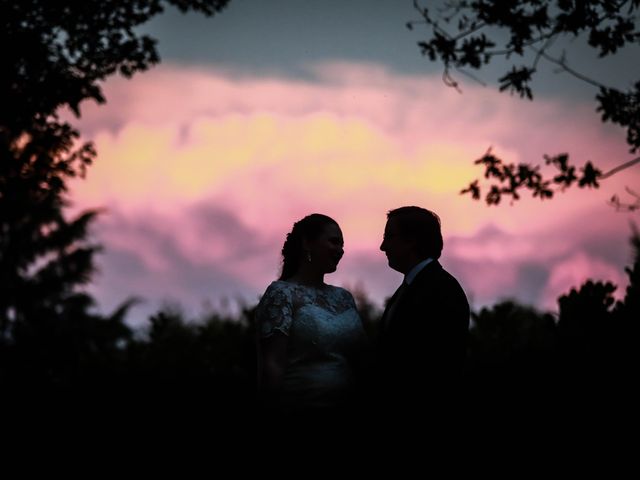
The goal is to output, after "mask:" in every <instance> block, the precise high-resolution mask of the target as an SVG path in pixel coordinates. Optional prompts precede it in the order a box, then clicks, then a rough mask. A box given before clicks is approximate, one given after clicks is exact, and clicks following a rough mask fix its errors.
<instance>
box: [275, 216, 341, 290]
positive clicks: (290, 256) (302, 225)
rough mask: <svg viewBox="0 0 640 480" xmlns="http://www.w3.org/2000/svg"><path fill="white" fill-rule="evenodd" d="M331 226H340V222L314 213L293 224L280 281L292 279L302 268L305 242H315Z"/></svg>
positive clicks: (283, 255)
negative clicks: (301, 261)
mask: <svg viewBox="0 0 640 480" xmlns="http://www.w3.org/2000/svg"><path fill="white" fill-rule="evenodd" d="M331 224H334V225H338V222H336V221H335V220H334V219H333V218H331V217H328V216H326V215H322V214H321V213H312V214H311V215H307V216H306V217H304V218H303V219H302V220H299V221H297V222H296V223H294V224H293V228H292V229H291V232H289V233H287V239H286V240H285V242H284V245H283V246H282V273H281V274H280V278H279V280H287V279H288V278H291V277H292V276H294V275H295V274H296V272H297V271H298V268H300V260H301V259H303V258H304V254H305V252H304V247H303V240H305V239H306V240H315V239H316V238H318V237H319V236H320V235H321V234H322V232H323V231H324V228H325V227H326V226H327V225H331Z"/></svg>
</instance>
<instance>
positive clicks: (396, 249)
mask: <svg viewBox="0 0 640 480" xmlns="http://www.w3.org/2000/svg"><path fill="white" fill-rule="evenodd" d="M380 250H382V251H383V252H384V253H385V254H386V255H387V260H388V261H389V266H390V267H391V268H393V269H394V270H396V271H398V272H400V273H407V272H408V271H409V270H411V268H413V266H414V265H415V263H417V262H416V255H415V241H414V240H412V239H409V238H407V237H406V236H404V235H403V234H402V232H401V231H400V228H399V225H398V220H397V219H396V218H393V217H392V218H390V219H389V220H387V225H386V226H385V229H384V238H383V240H382V243H381V244H380Z"/></svg>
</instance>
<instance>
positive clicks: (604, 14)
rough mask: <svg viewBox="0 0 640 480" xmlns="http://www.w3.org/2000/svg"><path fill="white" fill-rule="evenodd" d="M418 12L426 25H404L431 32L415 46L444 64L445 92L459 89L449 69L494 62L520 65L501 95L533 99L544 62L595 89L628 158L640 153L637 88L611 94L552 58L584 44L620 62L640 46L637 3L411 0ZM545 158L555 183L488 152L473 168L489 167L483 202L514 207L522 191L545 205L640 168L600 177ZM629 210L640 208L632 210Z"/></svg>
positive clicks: (590, 169)
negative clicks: (564, 43) (566, 44)
mask: <svg viewBox="0 0 640 480" xmlns="http://www.w3.org/2000/svg"><path fill="white" fill-rule="evenodd" d="M414 5H415V8H416V10H417V11H418V12H419V15H420V16H421V18H422V19H421V20H420V21H416V22H410V23H408V24H407V26H408V27H409V28H411V29H413V28H414V26H415V25H417V24H424V25H426V26H427V27H428V28H429V33H428V37H427V39H426V40H423V41H420V42H418V46H419V47H420V50H421V52H422V54H423V55H426V56H428V57H429V59H430V60H431V61H439V62H442V64H443V66H444V78H445V83H446V84H447V85H450V86H455V87H456V88H459V86H458V83H457V82H456V81H455V80H454V79H453V77H452V74H451V71H452V70H456V71H459V72H462V73H468V72H467V69H472V70H479V69H482V68H483V67H484V66H485V65H487V64H489V63H491V62H492V61H493V60H495V59H496V58H504V59H506V60H507V61H512V60H513V59H515V60H513V62H514V63H512V64H511V69H510V70H508V71H506V72H505V73H504V74H503V75H502V76H501V77H500V79H499V84H500V85H499V88H500V91H508V92H509V93H511V94H516V95H518V96H519V97H521V98H527V99H529V100H532V99H533V96H534V94H533V89H532V87H531V82H532V80H533V78H534V76H535V74H536V72H537V68H538V64H539V62H540V61H541V60H544V61H547V62H550V63H552V64H554V65H557V66H559V67H560V68H561V69H562V70H563V71H565V72H567V73H569V74H571V75H573V76H574V77H576V78H578V79H580V80H581V81H584V82H587V83H589V84H591V85H593V86H594V87H596V88H597V94H596V96H595V99H596V102H597V112H598V113H599V114H600V115H601V119H602V121H603V122H611V123H614V124H616V125H618V126H620V127H622V128H625V129H626V132H627V144H628V146H629V151H630V152H631V153H637V152H638V150H639V149H640V82H636V83H635V85H634V86H633V87H632V88H630V89H629V90H628V91H621V90H619V89H616V88H610V87H607V86H606V85H603V84H601V83H600V82H598V81H596V80H594V79H591V78H589V77H586V76H584V75H582V74H580V73H579V72H577V71H575V70H573V69H572V68H571V67H570V65H569V63H568V61H567V59H566V57H565V56H564V54H563V55H562V57H559V58H556V57H554V56H553V55H552V54H551V53H550V51H551V48H552V47H553V44H554V42H556V40H558V39H570V40H571V41H572V42H574V43H576V42H581V41H584V42H586V44H587V45H588V46H589V47H590V48H592V49H594V50H595V51H597V52H598V54H599V56H600V57H606V56H609V55H615V54H616V52H618V50H619V49H621V48H623V47H627V46H636V47H637V46H638V45H639V44H640V29H639V26H638V25H639V20H638V11H639V7H640V2H638V1H637V0H620V1H608V0H588V1H581V2H573V1H564V0H555V1H541V0H516V1H492V2H488V1H466V0H460V1H452V2H443V3H439V4H436V6H429V7H423V6H422V5H421V3H420V2H418V1H414ZM503 34H506V36H504V35H503ZM545 159H546V163H547V165H549V164H551V165H553V166H554V167H557V168H558V170H559V173H558V174H557V175H556V176H552V177H549V178H547V177H545V176H543V175H542V173H541V171H540V167H539V166H534V165H531V164H527V163H520V164H518V165H515V164H512V163H505V162H504V161H503V160H502V159H500V158H498V157H496V156H495V155H493V154H491V152H490V151H489V152H488V153H487V154H485V155H484V156H483V157H482V158H481V159H479V160H477V161H476V163H477V164H482V165H483V166H484V167H485V174H484V176H485V178H486V179H488V180H490V181H492V182H493V183H492V184H490V186H489V190H488V192H487V193H486V194H485V196H484V200H485V201H486V203H487V204H488V205H497V204H499V203H500V201H501V199H502V197H503V196H504V195H507V196H509V197H510V198H511V200H512V201H516V200H518V199H519V198H520V194H519V191H522V190H529V191H530V193H531V194H532V195H533V196H534V197H537V198H540V199H541V200H545V199H550V198H553V196H554V193H555V192H557V191H564V190H565V189H567V188H568V187H570V186H572V185H578V187H579V188H598V186H599V181H601V180H604V179H606V178H608V177H609V176H611V175H613V174H614V173H617V172H618V171H620V170H623V169H625V168H628V167H630V166H632V165H635V164H637V163H639V162H640V157H639V158H635V159H633V160H630V161H627V162H625V163H623V164H621V165H619V166H618V167H616V168H614V169H613V170H611V171H609V172H602V171H601V170H600V169H598V168H596V167H594V166H593V164H592V163H591V162H589V161H587V162H586V163H585V164H584V166H583V167H581V168H580V173H578V172H577V167H576V166H574V165H572V164H570V163H569V155H568V154H566V153H563V154H559V155H554V156H546V155H545ZM560 159H561V160H562V161H560ZM481 190H482V187H481V185H480V183H479V181H478V180H475V181H473V182H472V183H471V184H470V185H469V186H468V187H467V188H465V189H463V190H462V191H461V193H462V194H466V193H469V194H470V195H471V197H472V198H473V199H474V200H479V199H481V198H482V191H481ZM611 203H612V204H613V205H614V206H617V207H618V208H621V209H627V210H629V208H627V207H628V206H629V205H627V204H624V203H622V202H620V201H619V200H618V199H617V198H614V199H612V202H611ZM631 206H632V207H634V208H632V209H636V208H637V207H636V204H635V203H634V204H631Z"/></svg>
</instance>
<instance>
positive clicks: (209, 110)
mask: <svg viewBox="0 0 640 480" xmlns="http://www.w3.org/2000/svg"><path fill="white" fill-rule="evenodd" d="M313 73H314V74H315V79H314V80H308V81H301V80H292V79H284V78H276V77H274V78H264V77H251V76H247V75H244V76H239V75H237V74H233V73H230V72H219V71H215V70H207V69H184V68H183V69H179V68H177V67H173V66H171V65H168V66H163V67H161V68H158V69H155V70H153V71H151V72H149V73H146V74H144V75H141V76H138V77H136V78H135V79H133V80H131V81H124V80H115V81H112V82H109V83H107V85H106V87H105V88H106V94H107V98H108V101H109V103H108V104H107V105H106V106H105V107H101V108H96V107H94V106H92V105H87V106H86V108H85V111H84V116H83V120H82V130H83V132H84V135H85V136H86V137H87V138H91V139H93V140H95V142H96V146H97V148H98V151H99V155H100V156H99V158H98V160H97V162H96V164H95V165H94V166H93V167H92V168H91V170H90V171H89V175H88V178H87V180H85V181H81V182H78V183H77V184H75V185H74V191H73V198H74V200H75V201H76V204H77V206H78V207H91V206H106V207H108V208H109V209H111V211H112V212H117V214H114V216H113V217H112V218H111V219H106V220H103V221H102V223H101V227H100V230H99V235H100V236H101V239H102V240H103V241H104V243H105V246H106V248H107V250H108V251H109V249H111V250H112V251H114V252H119V254H121V256H122V255H125V254H126V255H128V256H131V257H132V258H133V257H135V258H136V259H137V260H138V261H139V268H140V269H141V271H140V273H139V275H137V276H136V278H137V280H136V284H138V285H139V284H141V283H143V282H146V284H145V286H144V290H145V292H146V295H148V296H150V297H153V295H158V296H162V295H163V294H164V293H166V292H165V290H162V289H161V288H158V289H154V288H155V287H154V285H159V284H160V283H161V282H159V281H158V280H157V275H159V274H162V275H165V276H166V278H169V277H170V276H171V274H172V271H178V272H181V273H180V275H182V277H183V283H184V284H185V285H190V287H189V288H192V291H196V292H198V293H197V295H204V294H203V290H202V291H201V290H200V289H198V288H195V287H193V285H194V284H195V283H194V282H190V281H187V280H185V279H186V277H188V272H189V269H190V268H195V267H194V265H199V267H198V268H196V270H197V271H198V272H200V273H198V274H197V275H200V277H202V270H199V269H200V268H201V269H205V270H206V269H207V268H210V269H211V270H212V271H216V272H219V275H218V276H217V277H215V278H216V279H215V280H211V282H212V284H211V285H210V287H209V290H210V291H211V294H210V295H211V297H212V298H213V297H215V295H217V293H216V292H221V291H225V292H229V291H230V289H228V288H226V286H225V285H224V283H225V282H224V276H225V275H227V276H228V277H229V281H228V282H227V284H228V285H234V286H235V287H236V288H238V289H239V290H242V292H240V293H242V294H246V295H247V296H248V297H251V298H255V296H256V295H257V294H258V293H259V292H260V291H261V290H262V289H263V288H264V287H265V286H266V285H267V284H268V282H269V281H270V280H271V279H273V278H274V277H275V275H276V274H277V270H278V254H279V248H280V244H281V242H282V240H283V239H284V235H285V234H286V232H287V231H288V230H289V229H290V227H291V225H292V223H293V222H294V221H295V220H297V219H299V218H301V217H302V216H304V215H306V214H308V213H311V212H323V213H326V214H329V215H332V216H334V218H336V219H337V220H338V221H339V222H340V224H341V226H342V228H343V231H344V234H345V240H346V251H347V254H346V256H345V259H344V261H343V263H342V265H341V268H340V269H339V271H338V272H337V273H336V274H335V275H334V276H332V277H331V278H330V279H328V280H329V281H331V282H335V283H340V282H342V283H348V284H351V285H353V284H356V283H359V282H361V283H362V284H363V287H364V288H365V289H369V290H370V291H371V292H372V294H374V295H375V296H376V297H377V298H376V299H377V300H378V301H379V302H380V301H381V300H382V298H384V296H385V293H384V292H385V289H386V290H388V292H389V293H390V292H392V291H393V289H394V288H395V286H396V284H397V283H399V281H398V274H397V273H396V272H393V271H390V270H389V269H388V268H387V267H386V265H385V262H384V257H383V256H382V255H381V254H380V253H379V252H378V245H379V241H380V236H381V233H382V230H383V228H384V223H385V213H386V211H388V210H389V209H391V208H394V207H397V206H400V205H405V204H417V205H423V206H425V207H428V208H431V209H433V210H435V211H436V212H438V214H439V215H440V216H441V218H442V221H443V228H444V232H445V237H446V238H447V243H446V244H445V255H444V257H443V263H445V265H448V266H450V268H451V269H452V271H455V272H454V273H456V274H458V275H459V276H460V277H461V281H462V282H463V285H465V288H466V289H467V291H468V293H469V294H470V295H471V296H473V297H474V298H476V299H478V302H479V303H478V304H483V303H487V302H492V301H495V300H496V299H499V298H503V297H504V296H505V295H509V296H515V297H518V298H523V299H525V300H527V301H531V302H541V301H542V302H547V299H550V298H553V297H554V296H557V295H559V294H560V293H562V291H561V289H562V288H565V286H566V285H565V284H566V283H567V282H569V281H573V280H571V279H574V278H578V276H579V275H576V276H571V277H567V276H562V275H561V273H560V272H561V270H560V267H559V266H558V265H562V266H564V267H563V268H567V265H568V264H567V263H566V262H567V261H568V260H567V258H571V259H573V260H572V262H573V263H571V265H574V264H575V265H578V264H580V265H583V266H585V267H584V268H583V269H582V270H581V271H582V272H587V273H585V274H589V273H588V272H594V274H596V273H599V274H600V273H601V274H610V275H613V277H615V278H613V279H614V280H616V281H620V277H619V276H616V275H614V274H613V271H614V270H615V268H616V267H617V268H619V269H621V268H622V266H623V265H619V264H618V263H621V262H622V260H621V259H622V257H621V255H617V256H615V255H614V256H612V255H611V252H609V251H608V250H609V249H608V245H611V244H612V243H616V242H617V243H616V244H617V245H622V247H621V249H625V248H626V247H625V245H626V238H627V236H628V233H629V229H628V218H629V216H624V215H619V214H616V213H614V212H613V211H612V210H611V209H610V208H609V207H607V206H606V203H605V202H606V199H608V198H609V197H610V196H611V195H612V194H613V193H620V192H621V191H622V190H623V187H624V185H626V184H629V185H633V184H637V183H638V180H640V175H639V173H638V171H636V170H633V171H629V172H628V173H627V174H625V175H623V176H619V177H617V178H616V177H613V178H612V179H611V180H610V181H607V182H606V183H605V184H603V188H602V189H601V190H598V191H596V192H594V193H591V194H589V193H584V192H569V193H567V194H565V195H561V196H559V197H558V198H557V199H555V200H553V202H550V203H540V202H539V201H538V200H528V199H525V200H523V201H522V202H519V203H518V204H516V205H514V206H508V205H505V206H501V207H500V208H488V207H486V206H485V205H483V204H480V203H475V202H472V201H471V200H469V199H468V198H466V197H461V196H459V195H458V192H459V190H460V189H461V188H463V187H464V186H466V184H467V183H468V182H469V181H470V180H471V179H473V178H475V177H477V176H479V175H480V174H481V171H480V170H479V169H478V168H477V167H475V166H473V165H472V160H473V159H475V158H477V157H478V156H480V155H481V154H482V153H484V151H485V150H486V148H488V147H489V146H493V147H494V150H495V151H496V153H498V154H501V155H504V156H505V157H506V158H508V159H510V160H513V161H518V160H526V161H536V162H537V161H539V160H540V159H541V157H542V155H543V154H544V153H558V152H560V151H570V152H571V153H572V154H573V155H575V157H576V158H584V159H593V160H602V162H603V164H604V166H605V167H607V168H608V167H609V166H613V165H614V164H615V163H617V162H618V161H622V160H625V159H627V158H629V157H628V154H627V153H626V149H625V145H624V139H623V134H622V133H621V132H614V131H612V129H611V128H609V127H606V126H603V125H602V124H601V123H600V121H599V119H598V118H597V117H596V115H595V114H594V113H593V111H592V106H591V103H590V102H589V103H587V104H585V105H582V104H574V105H569V104H566V103H565V104H563V103H560V102H552V101H549V100H544V99H537V100H536V101H535V102H525V101H520V100H517V99H514V98H510V97H509V96H506V95H501V94H499V93H498V92H495V91H492V90H490V89H484V88H480V87H475V86H471V87H468V88H465V91H464V93H463V94H462V95H461V94H459V93H457V92H455V91H454V90H452V89H448V88H446V87H445V86H444V85H443V84H442V82H441V79H440V77H438V76H435V77H429V76H403V75H397V74H394V73H392V72H389V71H386V70H384V69H382V68H380V67H375V66H357V65H348V64H333V65H321V66H316V67H315V68H314V69H313ZM490 226H492V227H490ZM138 227H140V228H138ZM143 227H144V228H143ZM492 229H493V230H492ZM159 239H164V240H163V242H164V243H162V242H161V241H159ZM167 245H170V248H169V247H168V246H167ZM579 249H580V250H579ZM578 250H579V251H582V252H583V253H582V254H581V255H583V257H574V256H572V255H574V252H576V251H578ZM168 252H170V253H168ZM614 257H615V258H614ZM110 258H111V257H107V258H106V259H105V263H104V264H103V277H102V279H103V280H102V284H100V282H98V285H97V287H96V288H98V289H99V290H100V289H101V291H103V292H104V293H103V295H104V296H105V297H106V296H109V295H111V297H113V295H112V294H109V293H106V291H107V290H109V289H110V288H113V285H114V284H115V283H117V282H114V281H113V279H115V278H119V273H118V269H122V262H120V263H118V262H117V261H115V260H114V259H111V260H110ZM576 258H579V259H580V260H576ZM110 262H111V263H110ZM180 262H181V263H180ZM563 262H564V263H563ZM580 262H582V263H580ZM586 265H590V267H589V268H591V270H589V268H587V267H586ZM603 265H607V268H604V267H603ZM609 267H610V268H609ZM575 268H578V267H575ZM194 271H195V270H194ZM194 275H195V276H197V275H196V274H195V273H194ZM195 276H194V278H195ZM200 277H198V278H200ZM145 278H146V280H143V279H145ZM569 278H570V279H569ZM563 279H567V280H566V281H565V280H563ZM109 282H111V283H109ZM108 283H109V285H111V287H107V286H106V285H107V284H108ZM168 284H170V281H169V280H167V281H166V285H168ZM101 285H102V286H101ZM219 287H220V288H219ZM222 287H224V288H222ZM130 288H131V290H132V291H133V290H135V289H136V285H133V284H132V285H131V286H130ZM176 291H177V292H179V296H183V297H185V298H187V297H188V298H191V299H193V298H194V295H196V294H190V293H189V290H188V289H185V288H180V289H177V290H176ZM531 291H535V292H537V293H535V294H531V293H530V292H531ZM111 292H112V290H111ZM154 292H155V293H154ZM542 292H544V293H542ZM204 296H205V297H206V296H207V295H204ZM545 305H549V303H548V302H547V303H545Z"/></svg>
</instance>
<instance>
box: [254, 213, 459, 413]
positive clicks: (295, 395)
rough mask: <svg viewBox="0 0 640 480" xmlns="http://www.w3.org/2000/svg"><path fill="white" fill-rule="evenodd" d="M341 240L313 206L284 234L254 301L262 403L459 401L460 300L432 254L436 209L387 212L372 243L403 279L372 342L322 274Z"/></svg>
mask: <svg viewBox="0 0 640 480" xmlns="http://www.w3.org/2000/svg"><path fill="white" fill-rule="evenodd" d="M343 245H344V241H343V237H342V232H341V230H340V227H339V226H338V224H337V222H336V221H335V220H333V219H331V218H330V217H327V216H325V215H321V214H312V215H309V216H307V217H305V218H303V219H302V220H300V221H298V222H296V223H295V224H294V226H293V229H292V230H291V232H290V233H289V234H287V238H286V241H285V243H284V246H283V248H282V257H283V267H282V274H281V275H280V278H279V279H278V280H277V281H275V282H273V283H272V284H271V285H269V287H268V288H267V290H266V292H265V293H264V295H263V297H262V299H261V301H260V304H259V306H258V309H257V317H256V318H257V322H258V334H259V335H258V336H259V341H258V359H259V366H258V370H259V371H258V377H259V391H260V393H261V399H262V401H263V402H264V403H263V404H264V405H265V406H266V407H268V408H269V407H270V408H272V409H273V410H271V411H273V412H274V413H285V414H286V413H292V414H295V413H304V414H309V413H311V414H316V413H317V414H319V415H321V414H322V413H323V412H325V413H326V412H350V413H352V412H355V413H362V412H365V413H369V412H371V411H372V410H375V411H377V412H378V413H380V412H386V413H387V414H388V415H389V416H390V417H392V416H394V415H396V414H398V415H400V416H402V415H403V414H407V415H413V414H415V413H417V412H419V411H420V410H421V409H424V408H426V407H427V406H428V405H433V403H434V402H440V403H441V404H443V405H444V404H447V403H449V402H452V401H453V402H455V401H459V400H460V399H459V394H460V390H459V387H460V382H461V381H462V375H463V367H464V362H465V355H466V344H467V332H468V327H469V304H468V302H467V298H466V296H465V293H464V291H463V290H462V288H461V287H460V284H459V283H458V282H457V281H456V279H455V278H454V277H453V276H451V275H450V274H449V273H447V272H446V271H445V270H444V269H443V268H442V266H441V265H440V263H439V262H438V258H439V257H440V254H441V252H442V248H443V241H442V233H441V228H440V219H439V218H438V216H437V215H436V214H435V213H433V212H431V211H429V210H426V209H424V208H420V207H413V206H412V207H402V208H398V209H395V210H392V211H390V212H389V213H388V214H387V224H386V227H385V231H384V239H383V241H382V244H381V245H380V250H382V251H383V252H384V253H385V254H386V256H387V259H388V263H389V266H390V267H391V268H392V269H394V270H397V271H398V272H401V273H403V274H404V281H403V283H402V285H401V286H400V287H399V288H398V289H397V291H396V292H395V293H394V294H393V296H392V297H391V298H390V299H389V301H388V302H387V305H386V309H385V312H384V314H383V316H382V320H381V323H380V325H379V326H378V330H379V332H378V335H377V337H378V338H377V339H375V341H374V342H372V341H370V339H368V338H367V335H366V334H365V331H364V329H363V325H362V322H361V319H360V316H359V314H358V310H357V308H356V304H355V302H354V300H353V297H352V295H351V294H350V293H349V292H348V291H347V290H345V289H343V288H340V287H335V286H332V285H328V284H326V283H325V282H324V276H325V275H326V274H328V273H332V272H334V271H335V270H336V268H337V266H338V263H339V261H340V259H341V258H342V256H343V254H344V250H343ZM372 343H373V345H374V348H371V345H372Z"/></svg>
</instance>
